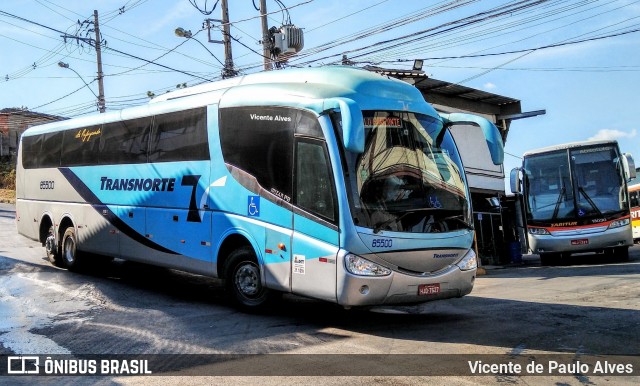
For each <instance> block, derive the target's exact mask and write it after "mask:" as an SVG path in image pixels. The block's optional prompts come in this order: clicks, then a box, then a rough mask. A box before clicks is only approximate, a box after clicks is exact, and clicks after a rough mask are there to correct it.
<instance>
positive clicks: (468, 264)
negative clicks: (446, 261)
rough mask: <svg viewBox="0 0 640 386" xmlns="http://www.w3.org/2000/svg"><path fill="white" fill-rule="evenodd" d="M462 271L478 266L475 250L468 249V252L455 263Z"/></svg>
mask: <svg viewBox="0 0 640 386" xmlns="http://www.w3.org/2000/svg"><path fill="white" fill-rule="evenodd" d="M456 265H457V266H458V267H459V268H460V270H462V271H470V270H472V269H476V268H478V262H477V260H476V252H475V251H474V250H473V249H469V252H467V254H466V255H465V256H464V257H463V258H462V260H460V261H459V262H458V263H457V264H456Z"/></svg>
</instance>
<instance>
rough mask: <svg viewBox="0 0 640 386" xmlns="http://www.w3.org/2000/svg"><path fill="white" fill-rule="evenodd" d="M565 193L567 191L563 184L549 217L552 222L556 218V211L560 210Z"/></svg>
mask: <svg viewBox="0 0 640 386" xmlns="http://www.w3.org/2000/svg"><path fill="white" fill-rule="evenodd" d="M566 191H567V189H566V188H565V187H564V184H563V185H562V189H560V194H559V195H558V200H556V206H555V208H553V215H552V216H551V219H552V220H554V219H555V218H556V217H558V211H559V210H560V204H561V203H562V197H564V195H565V193H566Z"/></svg>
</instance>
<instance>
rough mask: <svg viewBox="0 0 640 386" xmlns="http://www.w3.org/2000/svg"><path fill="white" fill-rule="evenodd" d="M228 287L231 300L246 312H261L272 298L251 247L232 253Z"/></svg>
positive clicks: (229, 259)
mask: <svg viewBox="0 0 640 386" xmlns="http://www.w3.org/2000/svg"><path fill="white" fill-rule="evenodd" d="M226 267H227V268H226V270H225V271H226V277H225V279H226V287H227V291H228V292H229V295H230V297H231V300H232V301H233V302H234V303H235V304H236V305H237V306H239V307H240V308H242V309H245V310H259V309H262V308H264V307H265V305H266V304H267V303H268V301H269V300H270V299H271V297H272V291H270V290H269V289H268V288H266V287H265V286H264V283H263V282H262V277H261V275H260V267H259V265H258V261H257V259H256V257H255V254H254V253H253V250H251V248H249V247H243V248H239V249H236V250H235V251H233V252H231V254H230V255H229V257H228V259H227V264H226Z"/></svg>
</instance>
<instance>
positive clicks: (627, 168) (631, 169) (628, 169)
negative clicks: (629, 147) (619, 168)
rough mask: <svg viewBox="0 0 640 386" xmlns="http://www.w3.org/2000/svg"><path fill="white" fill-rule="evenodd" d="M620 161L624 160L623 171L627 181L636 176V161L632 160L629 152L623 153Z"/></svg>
mask: <svg viewBox="0 0 640 386" xmlns="http://www.w3.org/2000/svg"><path fill="white" fill-rule="evenodd" d="M622 162H624V173H625V175H626V176H627V181H630V180H632V179H634V178H636V175H637V173H636V163H635V161H634V160H633V156H632V155H631V154H629V153H624V154H623V157H622Z"/></svg>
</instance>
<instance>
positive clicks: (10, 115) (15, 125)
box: [0, 108, 66, 163]
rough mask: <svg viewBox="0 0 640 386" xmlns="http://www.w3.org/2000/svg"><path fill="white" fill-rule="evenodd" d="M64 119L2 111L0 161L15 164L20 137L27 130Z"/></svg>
mask: <svg viewBox="0 0 640 386" xmlns="http://www.w3.org/2000/svg"><path fill="white" fill-rule="evenodd" d="M63 119H66V118H63V117H58V116H55V115H48V114H41V113H36V112H33V111H29V110H24V109H15V108H7V109H2V110H0V160H2V161H3V162H11V163H15V159H16V155H17V154H18V144H19V143H20V136H21V135H22V133H24V131H25V130H26V129H27V128H29V127H31V126H35V125H40V124H43V123H47V122H52V121H60V120H63Z"/></svg>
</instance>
